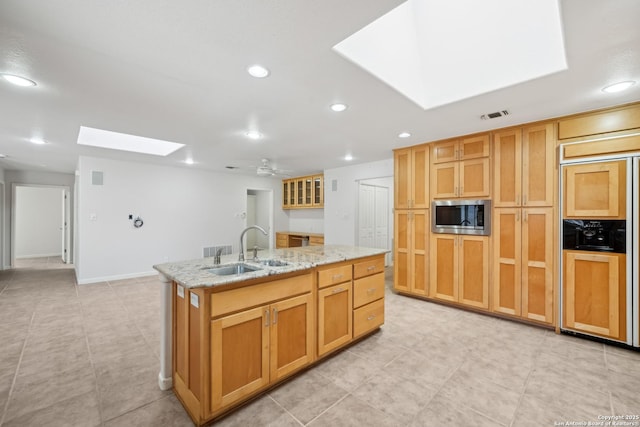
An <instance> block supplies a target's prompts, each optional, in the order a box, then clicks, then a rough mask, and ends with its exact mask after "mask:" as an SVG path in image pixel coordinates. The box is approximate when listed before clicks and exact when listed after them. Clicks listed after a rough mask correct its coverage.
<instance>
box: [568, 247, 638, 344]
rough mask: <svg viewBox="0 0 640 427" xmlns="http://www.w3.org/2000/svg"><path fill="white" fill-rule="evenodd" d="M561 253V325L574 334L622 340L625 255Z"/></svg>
mask: <svg viewBox="0 0 640 427" xmlns="http://www.w3.org/2000/svg"><path fill="white" fill-rule="evenodd" d="M563 252H564V254H563V255H564V278H563V280H564V281H563V283H564V300H563V315H564V321H563V324H564V325H565V326H566V327H567V328H569V329H573V330H575V331H578V332H585V333H588V334H594V335H599V336H602V337H606V338H611V339H614V340H620V341H625V340H626V339H627V333H626V324H627V321H626V319H627V317H626V316H627V313H626V280H625V277H626V255H625V254H613V253H612V254H607V253H603V252H584V251H573V250H565V251H563Z"/></svg>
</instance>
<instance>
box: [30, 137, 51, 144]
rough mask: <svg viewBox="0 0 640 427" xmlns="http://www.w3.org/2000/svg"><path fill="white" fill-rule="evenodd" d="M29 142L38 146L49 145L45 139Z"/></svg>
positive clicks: (32, 139) (33, 139) (34, 139)
mask: <svg viewBox="0 0 640 427" xmlns="http://www.w3.org/2000/svg"><path fill="white" fill-rule="evenodd" d="M29 142H31V143H32V144H36V145H45V144H48V142H47V141H45V140H44V139H42V138H31V139H30V140H29Z"/></svg>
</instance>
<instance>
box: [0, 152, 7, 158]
mask: <svg viewBox="0 0 640 427" xmlns="http://www.w3.org/2000/svg"><path fill="white" fill-rule="evenodd" d="M7 157H9V156H7V155H6V154H2V153H0V159H6V158H7Z"/></svg>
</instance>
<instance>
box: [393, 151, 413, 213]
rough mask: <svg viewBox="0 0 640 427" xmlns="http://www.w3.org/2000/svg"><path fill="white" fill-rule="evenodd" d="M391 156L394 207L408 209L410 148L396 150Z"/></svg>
mask: <svg viewBox="0 0 640 427" xmlns="http://www.w3.org/2000/svg"><path fill="white" fill-rule="evenodd" d="M393 158H394V162H393V165H394V170H393V182H394V187H395V191H394V194H395V197H394V201H395V208H396V209H409V208H410V207H411V206H410V201H411V187H410V185H411V148H405V149H403V150H396V151H395V152H394V154H393Z"/></svg>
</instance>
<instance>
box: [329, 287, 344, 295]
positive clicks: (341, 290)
mask: <svg viewBox="0 0 640 427" xmlns="http://www.w3.org/2000/svg"><path fill="white" fill-rule="evenodd" d="M340 292H344V288H338V289H334V290H333V291H331V293H332V294H338V293H340Z"/></svg>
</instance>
